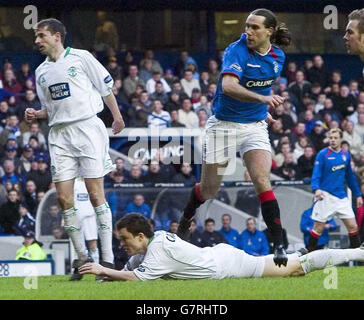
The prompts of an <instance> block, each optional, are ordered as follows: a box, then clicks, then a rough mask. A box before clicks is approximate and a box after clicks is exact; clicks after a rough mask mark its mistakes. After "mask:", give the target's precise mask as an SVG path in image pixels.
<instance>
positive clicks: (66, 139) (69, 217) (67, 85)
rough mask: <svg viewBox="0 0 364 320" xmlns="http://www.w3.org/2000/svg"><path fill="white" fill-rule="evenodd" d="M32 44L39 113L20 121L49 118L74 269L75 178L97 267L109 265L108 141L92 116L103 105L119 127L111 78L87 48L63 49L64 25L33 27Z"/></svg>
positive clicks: (80, 250) (83, 256)
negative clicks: (85, 203)
mask: <svg viewBox="0 0 364 320" xmlns="http://www.w3.org/2000/svg"><path fill="white" fill-rule="evenodd" d="M34 31H35V37H36V39H35V44H36V45H37V46H38V48H39V51H40V52H41V53H42V54H44V55H46V56H47V58H46V60H45V61H44V62H43V63H42V64H41V65H40V66H39V67H38V68H37V69H36V72H35V74H36V87H37V94H38V97H39V100H40V102H41V106H42V109H41V110H38V111H37V110H34V109H32V108H28V109H26V111H25V119H26V121H28V122H32V121H34V120H36V119H44V118H48V124H49V126H50V127H51V129H50V132H49V138H48V141H49V151H50V155H51V172H52V179H53V181H54V182H55V185H56V190H57V199H58V201H59V203H60V206H61V209H62V213H63V219H64V222H65V229H66V231H67V233H68V235H69V237H70V239H71V241H72V243H73V245H74V247H75V250H76V253H77V256H78V259H77V260H75V261H74V262H73V267H74V268H75V269H77V268H78V267H80V266H81V265H82V264H84V263H85V262H86V261H87V259H88V257H87V249H86V245H85V241H84V238H83V234H82V230H81V224H80V221H79V219H78V217H77V214H76V210H75V208H74V199H73V187H74V180H75V178H76V177H78V176H82V177H83V178H85V184H86V187H87V190H88V194H89V196H90V201H91V203H92V206H93V207H94V211H95V213H96V217H97V225H98V229H99V237H100V242H101V250H102V259H103V261H102V262H101V264H102V265H105V266H108V267H113V262H114V257H113V254H112V219H111V211H110V208H109V205H108V204H107V202H106V200H105V194H104V183H103V177H104V175H105V174H106V173H108V172H110V171H111V170H112V168H113V167H112V161H111V159H110V156H109V153H108V151H109V137H108V133H107V130H106V128H105V125H104V123H103V122H102V121H101V120H100V119H99V118H98V117H97V116H96V115H97V113H99V112H100V111H102V109H103V106H104V104H103V102H105V104H106V105H107V106H108V108H109V109H110V111H111V113H112V116H113V119H114V122H113V124H112V130H113V133H114V134H117V133H119V132H120V131H121V130H123V129H124V127H125V124H124V121H123V118H122V116H121V114H120V111H119V108H118V105H117V102H116V99H115V96H114V94H113V93H112V86H113V79H112V78H111V76H110V74H109V73H108V71H107V70H106V69H105V68H104V67H103V66H102V65H101V64H100V63H99V62H98V61H97V60H96V59H95V58H94V57H93V55H92V54H91V53H89V52H88V51H86V50H78V49H73V48H70V47H68V48H66V49H65V48H64V46H63V43H64V39H65V36H66V30H65V27H64V25H63V24H62V23H61V22H60V21H58V20H57V19H53V18H50V19H45V20H42V21H40V22H38V23H37V24H36V26H35V27H34Z"/></svg>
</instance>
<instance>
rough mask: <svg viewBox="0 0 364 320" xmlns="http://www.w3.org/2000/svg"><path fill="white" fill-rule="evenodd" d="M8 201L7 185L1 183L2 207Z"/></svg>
mask: <svg viewBox="0 0 364 320" xmlns="http://www.w3.org/2000/svg"><path fill="white" fill-rule="evenodd" d="M7 201H8V192H7V191H6V188H5V186H3V185H2V184H1V183H0V208H1V206H2V205H3V204H4V203H5V202H7Z"/></svg>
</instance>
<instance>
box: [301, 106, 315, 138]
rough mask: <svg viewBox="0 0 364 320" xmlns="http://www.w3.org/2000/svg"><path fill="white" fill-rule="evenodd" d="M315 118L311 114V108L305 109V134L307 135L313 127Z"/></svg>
mask: <svg viewBox="0 0 364 320" xmlns="http://www.w3.org/2000/svg"><path fill="white" fill-rule="evenodd" d="M315 122H316V121H315V119H314V116H313V113H312V111H311V110H306V111H305V119H304V123H305V134H306V135H308V134H310V133H311V131H312V129H313V127H314V126H315Z"/></svg>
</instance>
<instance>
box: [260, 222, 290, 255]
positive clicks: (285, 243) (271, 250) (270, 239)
mask: <svg viewBox="0 0 364 320" xmlns="http://www.w3.org/2000/svg"><path fill="white" fill-rule="evenodd" d="M263 232H264V234H265V236H266V237H267V241H268V244H269V253H271V254H272V253H274V243H273V237H272V234H271V232H269V230H268V228H266V229H264V230H263ZM282 239H283V247H284V249H286V250H287V249H288V246H289V242H288V238H287V231H286V229H284V228H282Z"/></svg>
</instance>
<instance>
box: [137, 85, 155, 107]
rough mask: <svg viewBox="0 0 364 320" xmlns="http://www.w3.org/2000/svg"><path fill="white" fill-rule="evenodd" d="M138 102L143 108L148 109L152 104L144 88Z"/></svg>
mask: <svg viewBox="0 0 364 320" xmlns="http://www.w3.org/2000/svg"><path fill="white" fill-rule="evenodd" d="M139 102H140V103H141V104H142V106H143V108H145V109H147V110H148V109H150V108H151V105H152V100H151V99H150V96H149V94H148V92H147V91H146V90H143V91H142V93H141V94H140V97H139Z"/></svg>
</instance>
